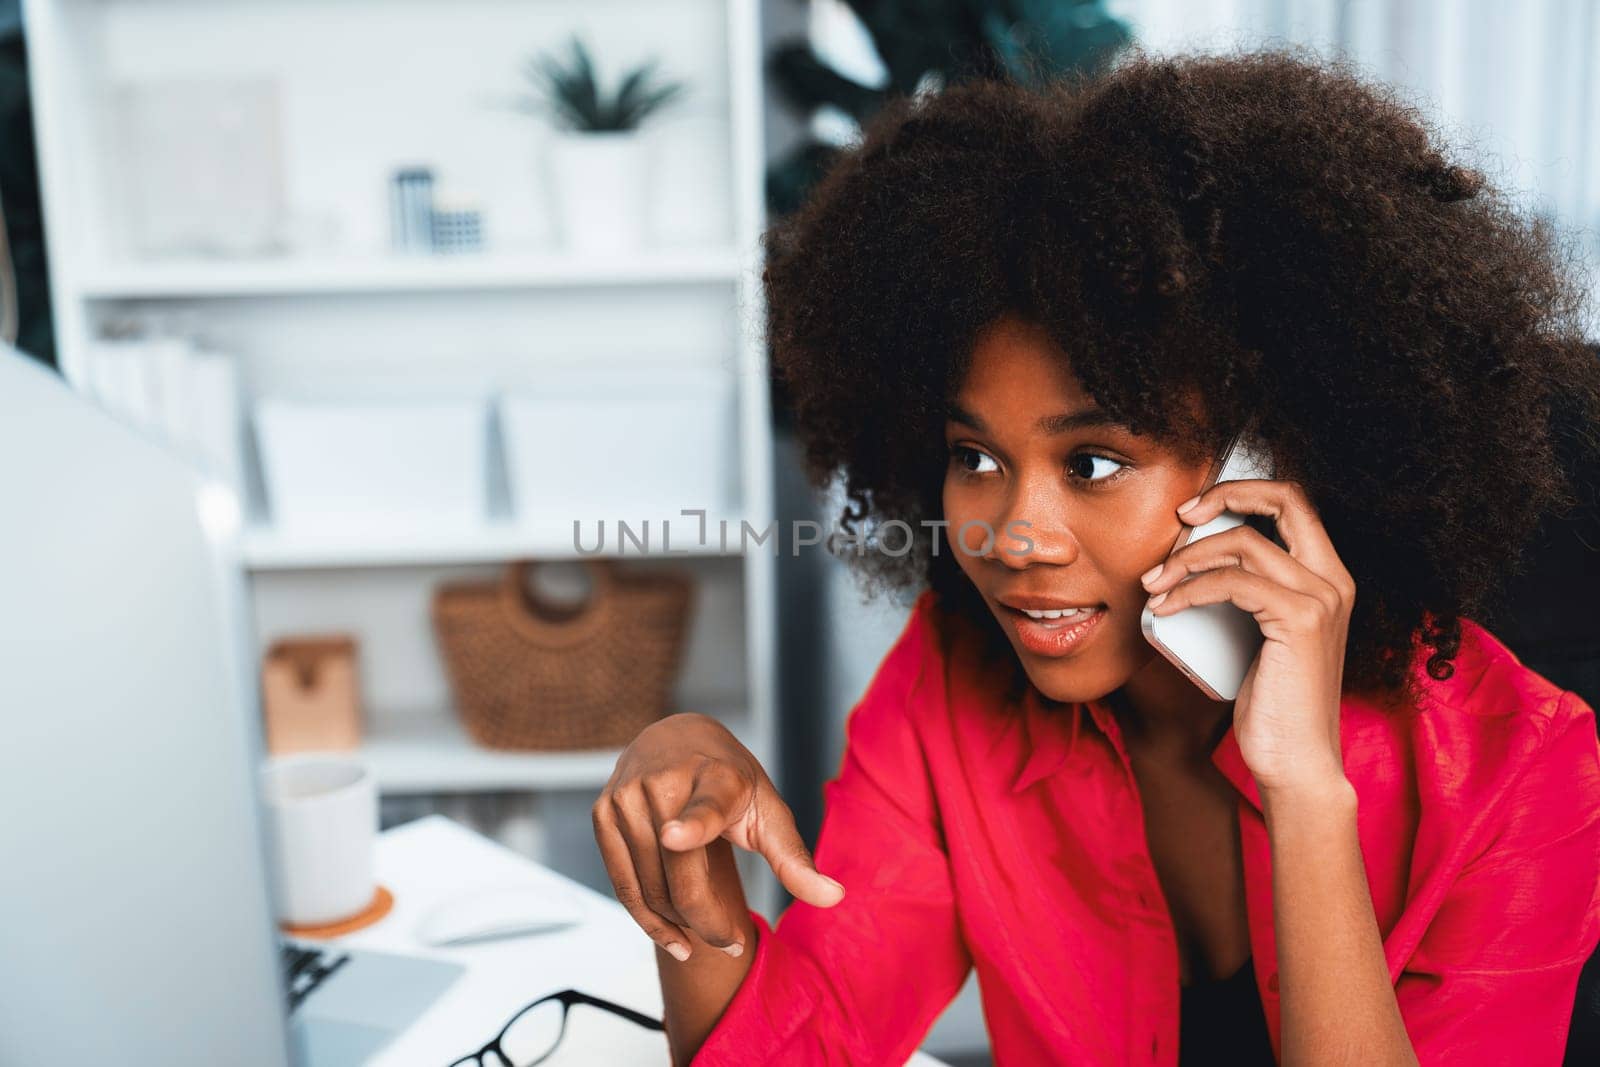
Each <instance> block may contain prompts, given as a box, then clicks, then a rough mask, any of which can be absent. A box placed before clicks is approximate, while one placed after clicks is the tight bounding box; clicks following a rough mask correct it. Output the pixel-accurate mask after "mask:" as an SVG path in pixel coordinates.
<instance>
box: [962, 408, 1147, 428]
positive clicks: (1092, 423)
mask: <svg viewBox="0 0 1600 1067" xmlns="http://www.w3.org/2000/svg"><path fill="white" fill-rule="evenodd" d="M945 417H946V418H947V419H949V420H950V421H952V422H959V423H963V424H965V425H967V426H970V427H972V428H973V429H974V430H977V431H978V432H979V433H988V432H989V427H988V426H986V425H985V424H984V421H983V420H982V419H980V418H979V417H978V416H977V415H975V414H973V413H972V412H970V411H968V410H967V409H966V408H964V407H962V406H961V405H960V404H956V403H951V404H950V405H949V406H948V407H947V408H946V410H945ZM1034 426H1035V428H1036V429H1037V430H1038V431H1039V432H1040V433H1044V434H1058V433H1066V432H1068V431H1069V430H1081V429H1086V428H1093V427H1103V426H1112V427H1124V428H1125V427H1126V426H1127V424H1126V423H1125V422H1123V421H1122V420H1121V419H1119V418H1117V417H1116V416H1114V415H1112V414H1111V413H1109V412H1108V411H1106V410H1105V409H1104V408H1100V407H1087V408H1080V409H1079V410H1077V411H1069V412H1064V413H1063V414H1060V415H1046V416H1044V417H1043V418H1041V419H1040V420H1039V421H1038V422H1037V423H1035V424H1034Z"/></svg>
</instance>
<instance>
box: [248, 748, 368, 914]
mask: <svg viewBox="0 0 1600 1067" xmlns="http://www.w3.org/2000/svg"><path fill="white" fill-rule="evenodd" d="M261 788H262V795H263V798H264V800H265V802H266V810H267V818H268V823H269V833H270V834H271V837H272V844H273V848H274V859H275V861H276V862H275V864H274V878H273V881H274V889H275V891H276V897H277V905H278V919H279V921H280V922H284V923H288V924H290V925H292V926H321V925H324V924H327V923H335V922H340V921H342V920H345V919H349V918H351V917H353V916H355V915H357V914H359V913H360V912H361V911H362V910H363V909H364V908H366V906H367V905H368V904H370V903H371V902H372V897H373V894H374V893H376V891H377V879H376V876H375V874H374V871H373V843H374V840H375V838H376V837H377V833H378V791H377V787H376V785H375V784H374V782H373V779H372V772H371V770H369V769H368V768H367V766H366V765H365V764H363V763H362V762H361V761H360V760H356V759H352V758H350V757H348V756H339V755H331V754H323V753H309V754H304V755H294V756H278V757H274V758H272V759H269V760H268V761H267V763H266V766H265V767H264V768H263V769H262V782H261Z"/></svg>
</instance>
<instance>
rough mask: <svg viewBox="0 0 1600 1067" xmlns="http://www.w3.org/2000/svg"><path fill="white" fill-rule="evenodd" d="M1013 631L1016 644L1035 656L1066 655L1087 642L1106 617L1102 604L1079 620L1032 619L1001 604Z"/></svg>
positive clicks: (1001, 608) (1104, 607)
mask: <svg viewBox="0 0 1600 1067" xmlns="http://www.w3.org/2000/svg"><path fill="white" fill-rule="evenodd" d="M1000 610H1001V611H1002V612H1004V613H1005V618H1006V619H1007V620H1008V622H1009V623H1010V625H1011V628H1012V629H1013V630H1014V631H1015V632H1016V635H1017V643H1018V644H1020V645H1021V646H1022V647H1023V648H1025V649H1027V650H1028V651H1029V652H1032V653H1033V654H1034V655H1037V656H1065V655H1066V654H1067V653H1069V652H1072V651H1074V650H1076V649H1078V648H1080V647H1082V645H1083V643H1084V642H1085V641H1087V640H1089V638H1090V637H1092V636H1093V635H1094V634H1095V632H1096V631H1097V630H1099V629H1100V623H1101V621H1102V620H1103V619H1104V618H1105V616H1106V606H1105V605H1104V604H1101V605H1100V606H1099V607H1097V608H1095V609H1094V613H1093V614H1091V615H1089V616H1088V617H1086V618H1078V619H1033V618H1029V617H1028V616H1027V615H1026V614H1024V613H1023V612H1022V611H1019V610H1018V609H1016V608H1012V607H1007V606H1005V605H1004V604H1002V605H1000Z"/></svg>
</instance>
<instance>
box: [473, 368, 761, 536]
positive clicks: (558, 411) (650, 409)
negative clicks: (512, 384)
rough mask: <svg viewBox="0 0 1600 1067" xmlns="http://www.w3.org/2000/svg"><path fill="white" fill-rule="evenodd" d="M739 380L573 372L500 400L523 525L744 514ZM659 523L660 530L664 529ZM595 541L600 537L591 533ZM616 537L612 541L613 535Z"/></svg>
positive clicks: (680, 522) (705, 373)
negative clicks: (688, 513) (697, 512)
mask: <svg viewBox="0 0 1600 1067" xmlns="http://www.w3.org/2000/svg"><path fill="white" fill-rule="evenodd" d="M735 395H736V394H735V390H734V381H733V376H732V374H731V373H727V372H721V371H715V370H699V369H685V370H679V371H658V370H651V371H649V372H637V371H633V372H629V371H619V372H614V373H609V374H605V375H598V374H593V373H586V374H574V373H570V372H569V373H568V374H564V375H562V376H561V377H560V378H557V379H553V380H552V381H551V382H550V383H549V384H548V385H547V386H544V387H541V388H539V389H538V390H537V391H534V390H528V391H519V392H515V393H507V394H505V395H503V396H502V397H501V398H500V404H499V407H500V426H501V431H502V434H503V437H504V440H505V444H506V475H507V478H508V479H509V482H510V486H511V497H512V504H513V507H514V509H515V512H516V515H517V518H518V520H519V521H552V520H553V521H556V522H560V523H563V524H570V523H571V522H572V521H573V520H578V521H579V522H581V523H582V524H583V529H584V530H585V531H593V530H594V528H595V526H594V524H595V523H596V522H597V521H598V520H600V519H605V520H607V529H608V531H609V530H610V529H611V528H612V524H614V523H615V522H616V521H617V520H622V519H626V520H629V521H630V523H631V522H634V521H638V520H644V519H650V520H657V521H660V520H671V521H672V522H673V527H674V529H681V528H684V524H685V523H686V522H688V521H689V520H686V519H683V518H682V517H681V516H680V511H681V510H682V509H684V508H704V509H705V510H706V511H708V512H710V513H711V516H712V517H713V518H714V517H715V516H717V515H726V514H729V513H730V512H732V511H733V510H734V509H735V508H736V507H737V496H738V491H737V486H738V470H737V465H736V459H737V457H738V455H739V449H738V436H737V426H738V422H737V409H736V407H735V402H734V398H735ZM657 521H652V522H651V528H652V529H657V528H659V527H658V525H657ZM591 536H592V534H591ZM607 536H608V538H609V537H610V536H612V534H610V533H609V532H608V534H607Z"/></svg>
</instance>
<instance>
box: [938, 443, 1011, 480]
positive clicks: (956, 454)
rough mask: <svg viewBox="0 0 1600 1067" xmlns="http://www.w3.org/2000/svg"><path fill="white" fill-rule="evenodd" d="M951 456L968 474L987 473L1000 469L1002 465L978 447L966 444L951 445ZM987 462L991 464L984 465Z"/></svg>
mask: <svg viewBox="0 0 1600 1067" xmlns="http://www.w3.org/2000/svg"><path fill="white" fill-rule="evenodd" d="M950 456H951V458H952V459H954V460H955V461H956V463H957V464H958V465H959V466H960V467H961V469H962V470H963V471H966V472H967V473H968V474H987V473H989V472H990V471H997V470H999V469H1000V465H999V464H998V463H996V462H995V461H994V460H993V459H991V458H990V457H988V456H986V455H984V454H983V453H982V452H979V451H978V450H977V449H976V448H968V447H966V446H965V445H951V446H950ZM985 463H987V464H988V465H989V466H988V467H984V464H985Z"/></svg>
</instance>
